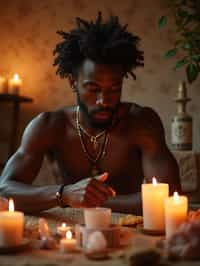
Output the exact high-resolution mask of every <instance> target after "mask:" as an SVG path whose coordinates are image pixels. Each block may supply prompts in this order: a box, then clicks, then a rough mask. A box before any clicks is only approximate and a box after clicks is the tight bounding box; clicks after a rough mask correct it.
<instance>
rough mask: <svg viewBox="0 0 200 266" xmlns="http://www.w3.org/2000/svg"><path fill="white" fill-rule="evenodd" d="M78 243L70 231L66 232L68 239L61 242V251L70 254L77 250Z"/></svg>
mask: <svg viewBox="0 0 200 266" xmlns="http://www.w3.org/2000/svg"><path fill="white" fill-rule="evenodd" d="M76 245H77V241H76V239H75V238H72V232H71V231H70V230H68V231H67V232H66V237H65V238H62V239H61V240H60V251H61V252H63V253H64V252H68V251H74V250H75V249H76Z"/></svg>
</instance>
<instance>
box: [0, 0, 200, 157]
mask: <svg viewBox="0 0 200 266" xmlns="http://www.w3.org/2000/svg"><path fill="white" fill-rule="evenodd" d="M99 10H100V11H102V13H103V16H104V17H105V18H106V17H107V16H108V15H110V14H113V15H117V16H119V17H120V20H121V22H122V23H124V24H126V23H128V25H129V27H128V29H129V31H131V32H133V33H135V34H136V35H139V36H140V38H141V48H142V49H143V50H144V56H145V61H144V63H145V67H144V68H141V69H138V70H137V71H136V72H135V73H136V75H137V80H136V81H134V80H132V79H129V80H126V82H125V83H124V87H123V95H122V100H123V101H131V102H136V103H138V104H141V105H147V106H151V107H153V108H154V109H155V110H156V111H157V112H158V113H159V115H160V117H161V119H162V121H163V124H164V127H165V131H166V140H167V143H168V144H169V146H170V133H171V132H170V127H171V119H172V117H173V116H174V115H175V113H176V104H175V102H174V98H175V97H176V95H177V88H178V84H179V82H180V81H183V80H185V79H186V76H185V72H184V69H181V70H178V71H175V70H174V69H173V66H174V61H173V59H170V60H169V59H168V60H166V59H165V58H164V56H163V55H164V53H165V52H166V51H167V50H168V49H170V48H171V46H172V43H173V41H174V39H175V35H176V29H175V27H174V25H173V23H172V21H170V18H169V24H168V26H167V27H166V28H165V29H162V30H160V29H159V27H158V20H159V18H160V16H162V15H165V14H166V13H167V12H168V11H167V1H166V0H153V1H149V0H123V1H121V0H114V1H113V0H101V1H98V0H40V1H35V0H12V1H11V0H10V1H0V12H1V15H0V75H3V76H6V77H7V78H10V77H11V76H12V75H13V74H14V73H18V74H19V76H20V77H21V79H22V80H23V85H22V86H21V88H20V95H24V96H27V97H30V98H32V99H33V102H32V103H28V104H25V103H24V104H23V103H22V104H21V105H20V119H19V128H18V129H19V130H18V134H17V135H16V136H15V138H16V141H17V145H19V142H20V139H21V135H22V132H23V130H24V128H25V126H26V125H27V124H28V122H29V121H30V120H31V119H32V118H33V117H34V116H35V115H37V114H38V113H40V112H43V111H47V110H54V109H57V108H59V107H61V106H65V105H70V104H73V103H75V98H74V95H73V93H72V90H71V89H70V87H69V85H68V82H67V80H61V79H60V78H59V77H58V76H56V74H55V70H56V69H55V68H54V67H53V66H52V64H53V54H52V52H53V49H54V47H55V45H56V44H57V43H58V42H59V41H60V38H59V36H58V35H57V34H56V31H57V30H65V31H68V30H70V29H72V28H73V27H74V25H75V17H77V16H80V17H82V18H85V19H89V20H90V19H95V18H96V15H97V12H98V11H99ZM188 95H189V97H191V98H192V101H191V102H190V103H189V105H188V112H189V113H190V114H191V115H192V117H193V120H194V122H193V123H194V132H193V147H194V150H197V151H198V150H200V104H199V103H200V80H199V79H197V80H196V81H195V82H194V83H193V84H192V85H188ZM11 109H12V106H11V105H10V104H8V103H4V102H1V103H0V121H1V122H0V160H1V161H3V160H5V158H7V156H8V142H9V138H10V130H11V127H10V119H11V112H12V110H11Z"/></svg>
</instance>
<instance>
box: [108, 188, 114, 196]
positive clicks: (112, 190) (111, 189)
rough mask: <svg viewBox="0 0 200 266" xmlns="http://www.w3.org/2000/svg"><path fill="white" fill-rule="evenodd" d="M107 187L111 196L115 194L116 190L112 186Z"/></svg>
mask: <svg viewBox="0 0 200 266" xmlns="http://www.w3.org/2000/svg"><path fill="white" fill-rule="evenodd" d="M108 189H109V190H110V192H111V194H112V197H115V196H116V191H115V190H114V189H113V188H112V187H108Z"/></svg>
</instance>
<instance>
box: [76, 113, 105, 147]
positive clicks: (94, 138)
mask: <svg viewBox="0 0 200 266" xmlns="http://www.w3.org/2000/svg"><path fill="white" fill-rule="evenodd" d="M78 121H79V111H78ZM79 127H80V129H81V130H82V131H83V133H84V134H85V135H86V136H88V138H89V140H90V142H91V143H92V146H93V149H94V150H95V151H96V150H97V149H98V148H99V143H98V138H100V137H101V136H103V135H106V130H104V131H102V132H100V133H99V134H97V135H96V136H93V135H91V134H89V133H88V132H87V131H86V130H85V128H84V127H83V126H81V124H80V121H79Z"/></svg>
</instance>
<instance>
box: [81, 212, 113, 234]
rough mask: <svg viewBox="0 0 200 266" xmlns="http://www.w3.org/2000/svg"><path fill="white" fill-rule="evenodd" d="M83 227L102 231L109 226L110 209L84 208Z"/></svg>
mask: <svg viewBox="0 0 200 266" xmlns="http://www.w3.org/2000/svg"><path fill="white" fill-rule="evenodd" d="M84 220H85V225H86V227H87V228H89V229H104V228H108V227H109V226H110V224H111V209H110V208H100V207H97V208H86V209H84Z"/></svg>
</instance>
